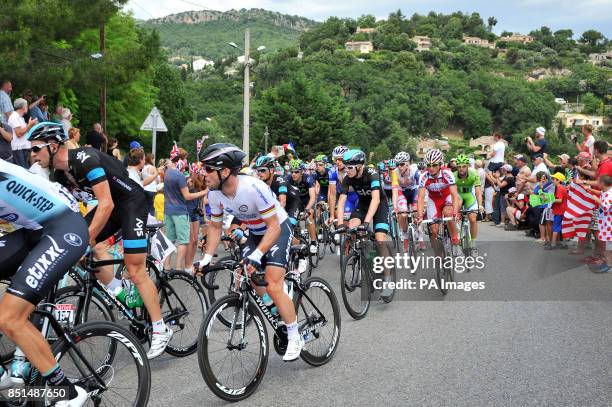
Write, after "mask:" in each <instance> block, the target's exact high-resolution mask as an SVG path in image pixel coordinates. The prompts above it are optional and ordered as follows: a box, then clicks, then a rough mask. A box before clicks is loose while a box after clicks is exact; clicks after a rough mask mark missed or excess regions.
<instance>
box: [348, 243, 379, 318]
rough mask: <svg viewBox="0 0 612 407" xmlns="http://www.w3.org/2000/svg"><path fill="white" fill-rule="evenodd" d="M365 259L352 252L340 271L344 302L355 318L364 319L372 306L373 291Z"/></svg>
mask: <svg viewBox="0 0 612 407" xmlns="http://www.w3.org/2000/svg"><path fill="white" fill-rule="evenodd" d="M364 261H365V259H363V258H362V257H361V255H360V254H358V253H351V254H349V255H348V257H346V258H345V260H344V265H343V266H342V269H341V271H340V276H341V277H340V290H341V293H342V302H344V306H345V307H346V311H347V312H348V313H349V315H350V316H351V317H353V319H362V318H363V317H365V316H366V314H367V313H368V309H369V308H370V299H371V297H372V292H371V291H370V279H369V276H368V273H367V271H366V268H365V267H366V266H365V264H363V262H364Z"/></svg>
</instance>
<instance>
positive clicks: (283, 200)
mask: <svg viewBox="0 0 612 407" xmlns="http://www.w3.org/2000/svg"><path fill="white" fill-rule="evenodd" d="M278 202H279V203H280V204H281V206H282V207H283V208H284V207H285V206H286V205H287V195H286V194H278Z"/></svg>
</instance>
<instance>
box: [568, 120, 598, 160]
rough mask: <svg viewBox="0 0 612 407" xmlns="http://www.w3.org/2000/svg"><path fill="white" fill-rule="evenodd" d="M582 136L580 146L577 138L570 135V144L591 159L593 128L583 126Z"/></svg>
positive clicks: (592, 154) (586, 125)
mask: <svg viewBox="0 0 612 407" xmlns="http://www.w3.org/2000/svg"><path fill="white" fill-rule="evenodd" d="M582 134H583V135H584V141H583V142H582V144H580V143H578V136H576V135H575V134H572V136H571V138H572V143H574V144H576V148H577V149H578V151H580V152H585V153H589V154H591V157H593V156H594V155H595V148H594V147H595V137H593V126H591V125H590V124H585V125H584V126H582Z"/></svg>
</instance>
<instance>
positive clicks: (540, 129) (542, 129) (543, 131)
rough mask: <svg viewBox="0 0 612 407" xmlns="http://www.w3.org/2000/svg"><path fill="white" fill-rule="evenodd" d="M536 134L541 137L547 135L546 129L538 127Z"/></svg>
mask: <svg viewBox="0 0 612 407" xmlns="http://www.w3.org/2000/svg"><path fill="white" fill-rule="evenodd" d="M536 133H538V134H541V135H545V134H546V129H545V128H544V127H542V126H540V127H538V128H537V129H536Z"/></svg>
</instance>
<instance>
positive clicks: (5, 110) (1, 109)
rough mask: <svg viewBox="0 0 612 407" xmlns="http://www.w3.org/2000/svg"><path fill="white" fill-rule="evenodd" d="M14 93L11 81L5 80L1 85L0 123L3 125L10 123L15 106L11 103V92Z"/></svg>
mask: <svg viewBox="0 0 612 407" xmlns="http://www.w3.org/2000/svg"><path fill="white" fill-rule="evenodd" d="M12 91H13V84H12V83H11V81H7V80H4V81H2V84H0V122H1V123H3V124H6V123H8V119H9V117H10V116H11V113H13V110H15V109H13V104H12V103H11V96H10V95H11V92H12Z"/></svg>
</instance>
